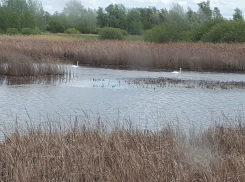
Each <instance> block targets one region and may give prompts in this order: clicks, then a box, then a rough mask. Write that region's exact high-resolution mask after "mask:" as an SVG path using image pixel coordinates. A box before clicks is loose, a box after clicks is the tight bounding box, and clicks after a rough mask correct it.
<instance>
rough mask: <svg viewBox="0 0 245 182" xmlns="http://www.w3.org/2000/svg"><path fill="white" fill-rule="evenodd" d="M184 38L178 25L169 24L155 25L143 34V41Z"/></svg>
mask: <svg viewBox="0 0 245 182" xmlns="http://www.w3.org/2000/svg"><path fill="white" fill-rule="evenodd" d="M185 39H186V37H185V35H184V32H183V31H182V30H181V29H180V28H179V27H178V26H176V25H171V24H163V25H160V26H156V27H154V28H152V29H151V30H147V31H146V32H145V34H144V40H145V41H149V42H156V43H167V42H177V41H183V40H185Z"/></svg>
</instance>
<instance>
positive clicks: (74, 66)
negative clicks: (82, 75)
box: [71, 61, 79, 68]
mask: <svg viewBox="0 0 245 182" xmlns="http://www.w3.org/2000/svg"><path fill="white" fill-rule="evenodd" d="M71 67H73V68H77V67H79V66H78V61H77V65H72V66H71Z"/></svg>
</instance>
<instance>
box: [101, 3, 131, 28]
mask: <svg viewBox="0 0 245 182" xmlns="http://www.w3.org/2000/svg"><path fill="white" fill-rule="evenodd" d="M105 10H106V12H107V14H106V18H107V19H108V23H107V24H108V26H109V27H113V28H121V29H124V30H125V29H126V27H127V16H126V8H125V6H124V5H123V4H110V5H109V6H107V7H106V8H105Z"/></svg>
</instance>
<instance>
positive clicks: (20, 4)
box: [2, 0, 28, 15]
mask: <svg viewBox="0 0 245 182" xmlns="http://www.w3.org/2000/svg"><path fill="white" fill-rule="evenodd" d="M2 5H3V7H6V8H8V9H10V10H13V11H15V12H17V13H18V14H19V15H23V14H24V13H25V12H26V11H28V6H27V3H26V0H2Z"/></svg>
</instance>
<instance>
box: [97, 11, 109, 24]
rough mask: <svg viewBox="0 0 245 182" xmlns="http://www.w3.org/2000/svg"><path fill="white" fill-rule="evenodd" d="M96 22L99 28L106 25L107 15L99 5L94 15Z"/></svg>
mask: <svg viewBox="0 0 245 182" xmlns="http://www.w3.org/2000/svg"><path fill="white" fill-rule="evenodd" d="M96 20H97V21H96V23H97V25H98V26H99V27H100V28H103V27H105V26H108V19H107V15H106V13H105V12H104V10H103V8H101V7H99V9H98V10H97V17H96Z"/></svg>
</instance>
